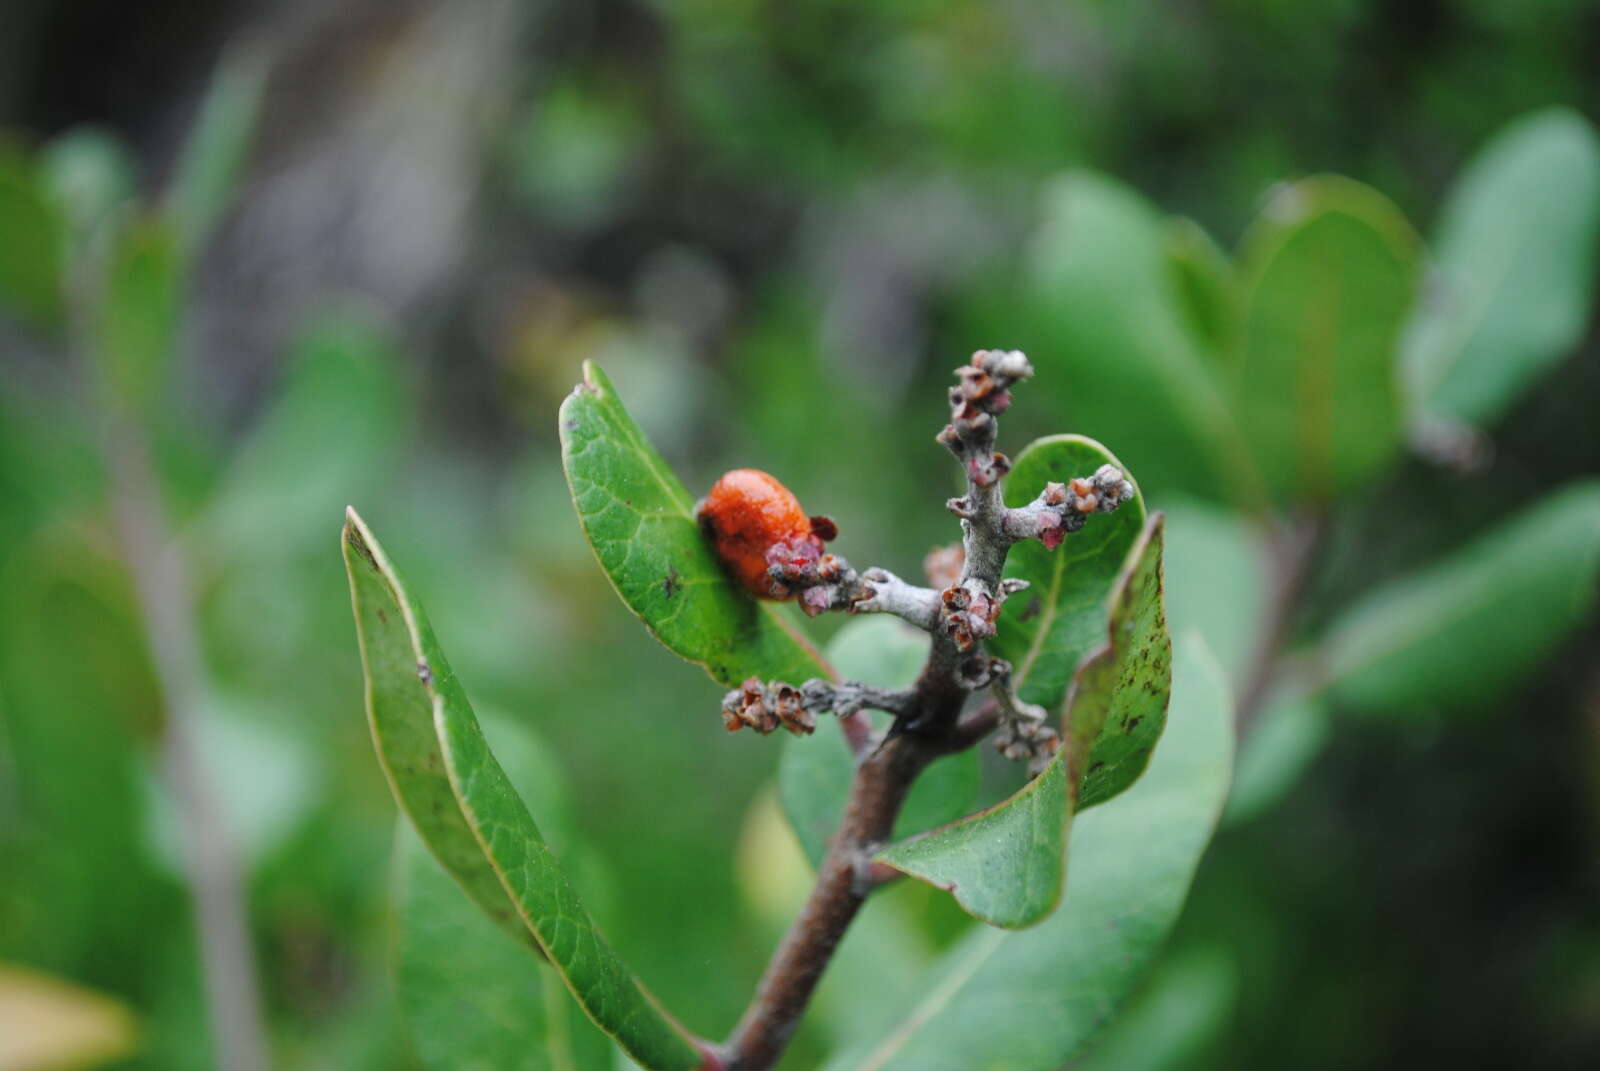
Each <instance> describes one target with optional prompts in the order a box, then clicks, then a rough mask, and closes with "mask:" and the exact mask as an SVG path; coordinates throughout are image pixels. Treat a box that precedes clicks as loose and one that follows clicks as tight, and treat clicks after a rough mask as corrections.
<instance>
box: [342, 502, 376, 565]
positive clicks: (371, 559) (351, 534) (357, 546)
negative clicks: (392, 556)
mask: <svg viewBox="0 0 1600 1071" xmlns="http://www.w3.org/2000/svg"><path fill="white" fill-rule="evenodd" d="M340 534H341V536H342V537H343V539H344V542H345V544H346V545H347V546H348V547H349V548H350V549H351V550H353V551H355V552H356V553H357V554H359V555H361V557H362V558H364V559H366V562H367V564H368V565H370V566H372V568H373V569H374V570H378V569H379V566H378V558H377V555H375V554H373V552H372V536H371V533H370V532H369V531H368V530H367V523H366V522H365V521H363V520H362V519H361V514H359V513H357V512H356V508H355V507H354V506H346V507H345V508H344V530H343V531H342V532H341V533H340Z"/></svg>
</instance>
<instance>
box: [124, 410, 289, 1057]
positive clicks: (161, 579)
mask: <svg viewBox="0 0 1600 1071" xmlns="http://www.w3.org/2000/svg"><path fill="white" fill-rule="evenodd" d="M106 445H107V449H106V461H107V463H108V465H109V466H110V469H111V476H112V510H113V515H114V518H115V522H116V527H117V535H118V538H119V541H120V542H121V544H122V550H123V555H124V557H125V559H126V562H127V565H128V569H129V571H130V572H131V573H132V574H133V582H134V588H135V590H136V591H137V593H138V602H139V613H140V615H141V617H142V621H143V625H144V631H145V635H146V637H147V638H148V642H149V645H150V654H151V660H152V662H153V664H154V668H155V673H156V677H157V681H158V683H159V685H160V689H161V694H162V697H163V699H164V701H165V705H166V717H165V720H164V723H163V727H162V734H161V769H162V773H163V776H164V778H165V780H166V784H167V788H168V791H170V792H171V793H172V797H173V800H174V802H175V803H176V805H177V806H176V811H177V815H178V820H179V822H180V823H181V824H182V827H183V844H184V852H185V863H186V866H187V870H188V880H189V885H190V888H191V890H192V891H193V893H194V900H195V936H196V939H197V940H198V943H199V946H200V957H201V961H202V965H203V971H202V976H203V979H204V985H205V991H206V1003H207V1005H208V1006H209V1008H210V1011H211V1019H212V1024H213V1027H214V1037H213V1044H214V1048H215V1055H216V1060H217V1065H218V1066H219V1067H221V1068H225V1069H226V1071H265V1069H266V1067H267V1066H268V1059H267V1051H268V1050H267V1039H266V1031H265V1029H264V1027H263V1024H262V1020H261V1001H260V995H259V993H258V989H257V984H256V963H255V950H254V948H253V947H252V945H251V942H250V931H249V924H248V911H247V909H246V905H245V892H244V888H243V880H242V876H241V874H240V868H239V863H238V860H237V859H236V858H235V856H234V852H233V847H232V845H231V844H230V843H229V837H228V830H227V826H226V823H225V821H224V819H223V814H222V808H221V806H220V802H219V800H218V798H217V794H216V791H215V789H214V786H213V785H212V783H211V779H210V777H209V776H207V771H206V769H205V764H204V762H203V760H202V758H201V756H200V754H199V748H198V745H197V742H196V732H195V726H196V724H197V723H198V722H199V720H200V718H201V717H202V715H201V709H202V707H203V703H204V695H205V683H204V682H205V668H204V666H203V664H202V662H201V655H200V643H199V638H198V635H197V632H196V628H195V619H194V609H193V608H194V601H193V596H192V593H191V590H190V584H189V576H188V570H187V569H186V567H185V563H184V562H183V560H182V558H181V557H180V556H179V553H178V550H177V543H176V542H175V541H174V540H173V539H172V537H171V533H170V532H168V531H167V529H166V525H165V523H164V520H163V518H162V516H161V512H160V507H159V504H158V498H157V494H156V489H155V480H154V476H153V473H152V472H151V470H150V462H149V458H148V455H147V453H146V450H145V446H144V442H143V440H142V439H141V438H140V436H138V435H137V434H136V433H135V432H133V431H132V430H131V429H130V428H128V427H127V426H126V425H119V426H117V427H115V428H113V429H111V430H110V431H109V432H108V434H107V436H106Z"/></svg>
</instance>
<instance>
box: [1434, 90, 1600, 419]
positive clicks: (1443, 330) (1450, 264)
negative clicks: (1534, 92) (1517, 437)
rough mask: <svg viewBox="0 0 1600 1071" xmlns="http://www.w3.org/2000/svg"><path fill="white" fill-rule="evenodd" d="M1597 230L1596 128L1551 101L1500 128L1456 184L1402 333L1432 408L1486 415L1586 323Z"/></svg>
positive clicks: (1440, 413)
mask: <svg viewBox="0 0 1600 1071" xmlns="http://www.w3.org/2000/svg"><path fill="white" fill-rule="evenodd" d="M1597 240H1600V139H1597V138H1596V136H1595V131H1594V128H1593V127H1592V126H1591V125H1590V124H1589V122H1588V121H1587V120H1586V119H1584V118H1583V117H1582V116H1581V115H1579V114H1577V113H1576V112H1573V111H1569V110H1568V109H1566V108H1553V109H1550V110H1548V111H1543V112H1537V113H1535V114H1533V115H1529V116H1527V117H1525V118H1523V119H1519V120H1518V121H1517V122H1515V123H1512V124H1511V125H1510V126H1508V127H1506V128H1505V129H1504V130H1503V131H1502V132H1500V133H1499V134H1497V135H1495V137H1494V138H1493V140H1491V141H1490V142H1489V144H1488V145H1487V146H1485V147H1484V149H1483V150H1482V151H1481V152H1480V153H1479V154H1478V155H1477V156H1476V157H1474V158H1473V160H1472V161H1471V163H1470V164H1468V166H1467V168H1466V170H1465V171H1464V172H1463V173H1462V174H1461V176H1460V177H1459V178H1458V179H1457V180H1456V182H1455V184H1454V185H1453V186H1452V187H1451V189H1450V193H1449V196H1448V197H1447V198H1446V200H1445V203H1444V208H1443V209H1442V210H1441V211H1440V213H1439V222H1438V226H1437V227H1436V229H1435V235H1434V240H1433V249H1432V251H1433V257H1434V261H1433V269H1434V277H1433V278H1431V279H1430V280H1429V286H1428V289H1427V293H1426V294H1425V295H1424V297H1423V300H1422V301H1421V302H1419V303H1418V306H1417V309H1416V312H1415V314H1414V315H1413V317H1412V319H1411V324H1410V328H1409V330H1408V332H1407V336H1406V348H1405V371H1406V382H1407V386H1408V387H1409V389H1410V393H1411V394H1412V397H1413V401H1414V403H1415V404H1416V405H1417V406H1418V407H1420V409H1421V410H1422V411H1423V412H1424V413H1426V414H1427V415H1429V416H1434V417H1443V418H1447V419H1453V420H1458V421H1465V422H1468V423H1473V424H1489V423H1492V422H1493V421H1494V420H1495V419H1496V418H1498V417H1499V416H1500V415H1501V414H1502V413H1503V412H1504V411H1505V409H1506V407H1507V406H1508V405H1510V404H1511V402H1512V401H1514V400H1515V399H1516V398H1517V397H1518V395H1520V394H1521V393H1522V391H1523V390H1524V389H1525V388H1526V387H1528V386H1529V385H1530V384H1531V383H1532V382H1533V381H1534V380H1535V379H1536V378H1537V377H1538V376H1539V375H1540V374H1541V373H1543V372H1544V371H1546V370H1547V369H1548V368H1549V367H1550V366H1551V365H1552V364H1554V363H1555V362H1556V361H1559V360H1560V359H1561V358H1562V357H1565V356H1566V355H1567V354H1568V353H1570V352H1571V351H1572V349H1573V347H1574V346H1576V345H1577V344H1578V342H1579V341H1580V340H1581V339H1582V337H1583V333H1584V331H1585V329H1586V328H1587V327H1588V324H1589V310H1590V307H1591V305H1592V304H1593V301H1594V266H1595V243H1596V241H1597Z"/></svg>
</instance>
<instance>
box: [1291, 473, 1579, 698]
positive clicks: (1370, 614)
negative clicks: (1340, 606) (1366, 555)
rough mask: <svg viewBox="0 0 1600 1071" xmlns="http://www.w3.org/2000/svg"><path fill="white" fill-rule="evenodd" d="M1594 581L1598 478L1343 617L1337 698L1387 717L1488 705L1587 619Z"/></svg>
mask: <svg viewBox="0 0 1600 1071" xmlns="http://www.w3.org/2000/svg"><path fill="white" fill-rule="evenodd" d="M1597 575H1600V481H1597V480H1585V481H1583V482H1581V483H1576V484H1572V485H1570V486H1568V487H1566V488H1564V489H1562V490H1560V491H1557V492H1555V493H1554V494H1551V495H1549V496H1547V497H1546V498H1544V499H1543V500H1541V501H1539V502H1537V503H1534V504H1533V505H1530V506H1527V507H1525V508H1523V509H1522V511H1521V515H1520V516H1515V517H1512V518H1511V519H1509V520H1506V521H1504V522H1502V523H1500V524H1498V525H1497V526H1496V527H1494V528H1492V529H1490V530H1489V531H1488V532H1487V533H1485V534H1484V535H1481V536H1479V537H1477V538H1476V539H1474V540H1472V541H1471V542H1470V543H1468V544H1467V545H1466V546H1465V547H1462V548H1461V549H1460V550H1457V551H1456V552H1455V553H1453V554H1450V555H1448V556H1447V557H1445V558H1443V559H1441V560H1438V561H1435V562H1433V563H1431V564H1429V565H1428V566H1426V567H1425V568H1423V569H1422V570H1421V571H1419V572H1417V573H1414V574H1412V575H1411V576H1408V577H1404V578H1402V579H1400V580H1396V581H1394V582H1392V583H1390V584H1388V585H1385V586H1384V587H1382V588H1379V589H1378V590H1377V591H1375V592H1373V593H1372V594H1370V595H1368V596H1367V597H1366V598H1364V599H1362V600H1361V601H1360V602H1358V603H1356V604H1355V605H1354V606H1352V607H1350V609H1348V610H1347V611H1345V612H1344V614H1342V615H1341V616H1340V617H1339V618H1338V619H1337V620H1335V621H1334V623H1333V625H1332V627H1331V628H1330V629H1329V631H1328V634H1327V639H1326V640H1325V642H1324V648H1323V654H1322V659H1321V660H1322V661H1323V663H1324V664H1325V666H1326V674H1327V679H1328V680H1329V681H1331V683H1332V685H1333V695H1334V697H1335V698H1336V699H1337V700H1338V701H1339V702H1340V703H1342V704H1345V705H1348V706H1352V707H1357V708H1360V709H1363V710H1373V711H1389V712H1392V713H1406V712H1408V711H1412V710H1416V709H1418V708H1425V707H1481V706H1483V705H1486V704H1488V703H1492V702H1493V701H1494V700H1495V699H1496V698H1498V697H1499V696H1500V695H1501V694H1503V693H1504V691H1505V690H1506V689H1507V688H1510V687H1512V686H1513V685H1515V684H1516V683H1517V682H1518V681H1519V680H1520V679H1522V678H1523V677H1524V676H1525V675H1526V674H1527V673H1529V672H1530V671H1531V670H1532V669H1533V668H1534V667H1535V666H1537V665H1538V663H1539V661H1540V659H1542V658H1543V657H1544V656H1545V655H1546V654H1547V653H1548V652H1549V651H1550V649H1551V648H1552V647H1553V646H1554V645H1555V644H1556V643H1557V642H1558V641H1559V640H1560V639H1561V637H1562V636H1564V635H1566V633H1567V632H1568V631H1569V630H1570V629H1571V628H1572V627H1573V626H1574V625H1576V624H1577V623H1578V622H1579V621H1581V620H1582V619H1583V618H1584V616H1585V615H1587V614H1588V613H1589V612H1590V610H1591V609H1592V608H1593V606H1594V603H1595V584H1596V577H1597Z"/></svg>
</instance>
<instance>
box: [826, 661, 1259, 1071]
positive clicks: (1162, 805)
mask: <svg viewBox="0 0 1600 1071" xmlns="http://www.w3.org/2000/svg"><path fill="white" fill-rule="evenodd" d="M1179 650H1180V657H1179V659H1178V668H1177V672H1176V674H1175V676H1174V694H1173V706H1172V714H1171V718H1170V726H1169V728H1168V732H1167V733H1166V736H1165V738H1164V740H1163V742H1162V744H1161V746H1160V747H1159V748H1157V749H1156V754H1155V756H1154V758H1153V759H1152V761H1151V763H1150V769H1149V770H1148V772H1147V773H1146V774H1145V776H1144V777H1143V778H1141V779H1140V781H1139V783H1138V784H1136V785H1135V786H1134V787H1133V788H1132V789H1131V790H1129V791H1128V792H1126V793H1124V794H1123V795H1121V796H1120V797H1118V798H1117V799H1115V800H1113V801H1112V802H1110V803H1108V804H1106V805H1105V806H1104V807H1100V808H1097V809H1096V810H1095V811H1094V812H1093V813H1092V814H1087V815H1084V816H1083V818H1082V819H1081V820H1079V821H1078V822H1076V823H1075V825H1074V827H1073V831H1072V844H1071V852H1072V875H1071V877H1070V879H1069V880H1068V885H1067V897H1066V902H1065V904H1064V905H1063V907H1062V908H1061V910H1060V911H1058V912H1056V914H1055V915H1054V916H1052V917H1051V918H1050V919H1049V920H1048V921H1046V922H1045V923H1043V924H1042V925H1040V926H1038V927H1036V928H1034V929H1031V930H1029V931H1027V932H1026V933H1006V932H1004V931H1001V930H992V929H978V930H974V931H972V932H971V933H969V934H967V935H966V936H965V937H963V938H962V939H961V940H960V941H958V942H957V943H956V944H955V945H954V946H953V947H952V948H951V949H950V950H949V951H948V952H947V953H946V954H945V956H944V957H943V959H942V960H941V961H940V963H939V966H938V967H937V968H936V970H935V973H934V976H933V977H932V978H930V979H928V982H927V984H926V986H924V987H923V989H922V991H921V992H920V993H919V994H918V995H917V996H916V997H915V998H914V999H912V1000H910V1001H907V1002H905V1003H903V1004H901V1005H900V1006H898V1007H895V1008H893V1009H888V1010H886V1011H885V1012H884V1013H883V1014H881V1015H880V1016H878V1018H877V1019H876V1020H875V1022H874V1024H873V1027H872V1029H870V1030H864V1031H862V1032H861V1033H860V1034H859V1035H857V1036H856V1037H855V1039H854V1040H853V1042H852V1043H851V1044H850V1045H848V1046H847V1047H846V1048H845V1049H844V1050H843V1051H841V1052H840V1053H839V1054H838V1055H837V1056H836V1057H835V1058H834V1059H833V1060H831V1061H830V1062H829V1063H828V1064H827V1067H828V1069H829V1071H843V1069H845V1068H850V1069H852V1071H883V1069H888V1068H895V1069H899V1068H905V1069H915V1071H970V1069H971V1068H974V1067H982V1068H985V1069H989V1071H1054V1069H1055V1068H1059V1067H1061V1066H1062V1065H1063V1064H1064V1063H1066V1062H1067V1061H1068V1060H1070V1059H1072V1058H1073V1057H1074V1056H1075V1055H1076V1054H1077V1053H1078V1052H1080V1051H1081V1050H1082V1049H1083V1047H1084V1045H1085V1044H1086V1043H1088V1042H1089V1041H1090V1040H1091V1039H1092V1038H1093V1037H1094V1036H1095V1034H1096V1033H1097V1032H1098V1031H1099V1029H1100V1028H1101V1027H1102V1026H1103V1025H1104V1024H1105V1023H1106V1021H1107V1020H1108V1019H1110V1018H1111V1017H1112V1016H1113V1015H1114V1014H1115V1013H1116V1011H1117V1008H1118V1007H1119V1005H1121V1003H1122V1002H1123V1001H1124V1000H1125V999H1127V997H1128V995H1129V994H1130V993H1131V992H1132V990H1133V989H1134V987H1135V985H1136V984H1137V983H1138V981H1139V979H1140V978H1141V977H1142V976H1143V975H1144V973H1145V971H1146V969H1147V968H1148V967H1149V965H1150V963H1151V961H1152V960H1153V959H1154V957H1155V956H1156V954H1157V953H1158V951H1159V950H1160V947H1161V944H1162V942H1163V941H1164V940H1165V938H1166V935H1167V933H1168V932H1169V931H1170V930H1171V928H1172V924H1173V922H1174V921H1175V920H1176V919H1177V916H1178V913H1179V911H1180V909H1181V908H1182V906H1183V900H1184V897H1185V895H1186V893H1187V890H1188V887H1189V881H1190V879H1191V878H1192V877H1193V875H1194V870H1195V866H1196V865H1197V864H1198V863H1199V860H1200V856H1201V853H1202V852H1203V851H1204V850H1205V846H1206V843H1207V841H1209V840H1210V838H1211V832H1212V828H1213V826H1214V825H1215V822H1216V817H1217V812H1218V811H1219V810H1220V809H1221V806H1222V801H1223V797H1224V796H1225V794H1226V793H1227V787H1228V768H1229V764H1230V759H1231V755H1232V742H1233V714H1232V710H1231V704H1230V700H1229V697H1228V691H1227V685H1226V682H1225V681H1224V679H1223V675H1222V670H1221V667H1220V666H1219V665H1218V664H1217V662H1216V659H1215V658H1214V657H1213V656H1212V655H1211V654H1210V652H1209V651H1208V650H1207V649H1206V647H1205V643H1204V641H1203V640H1201V639H1200V638H1199V637H1198V636H1193V635H1189V636H1185V637H1184V638H1183V640H1182V642H1181V643H1180V645H1179Z"/></svg>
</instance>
